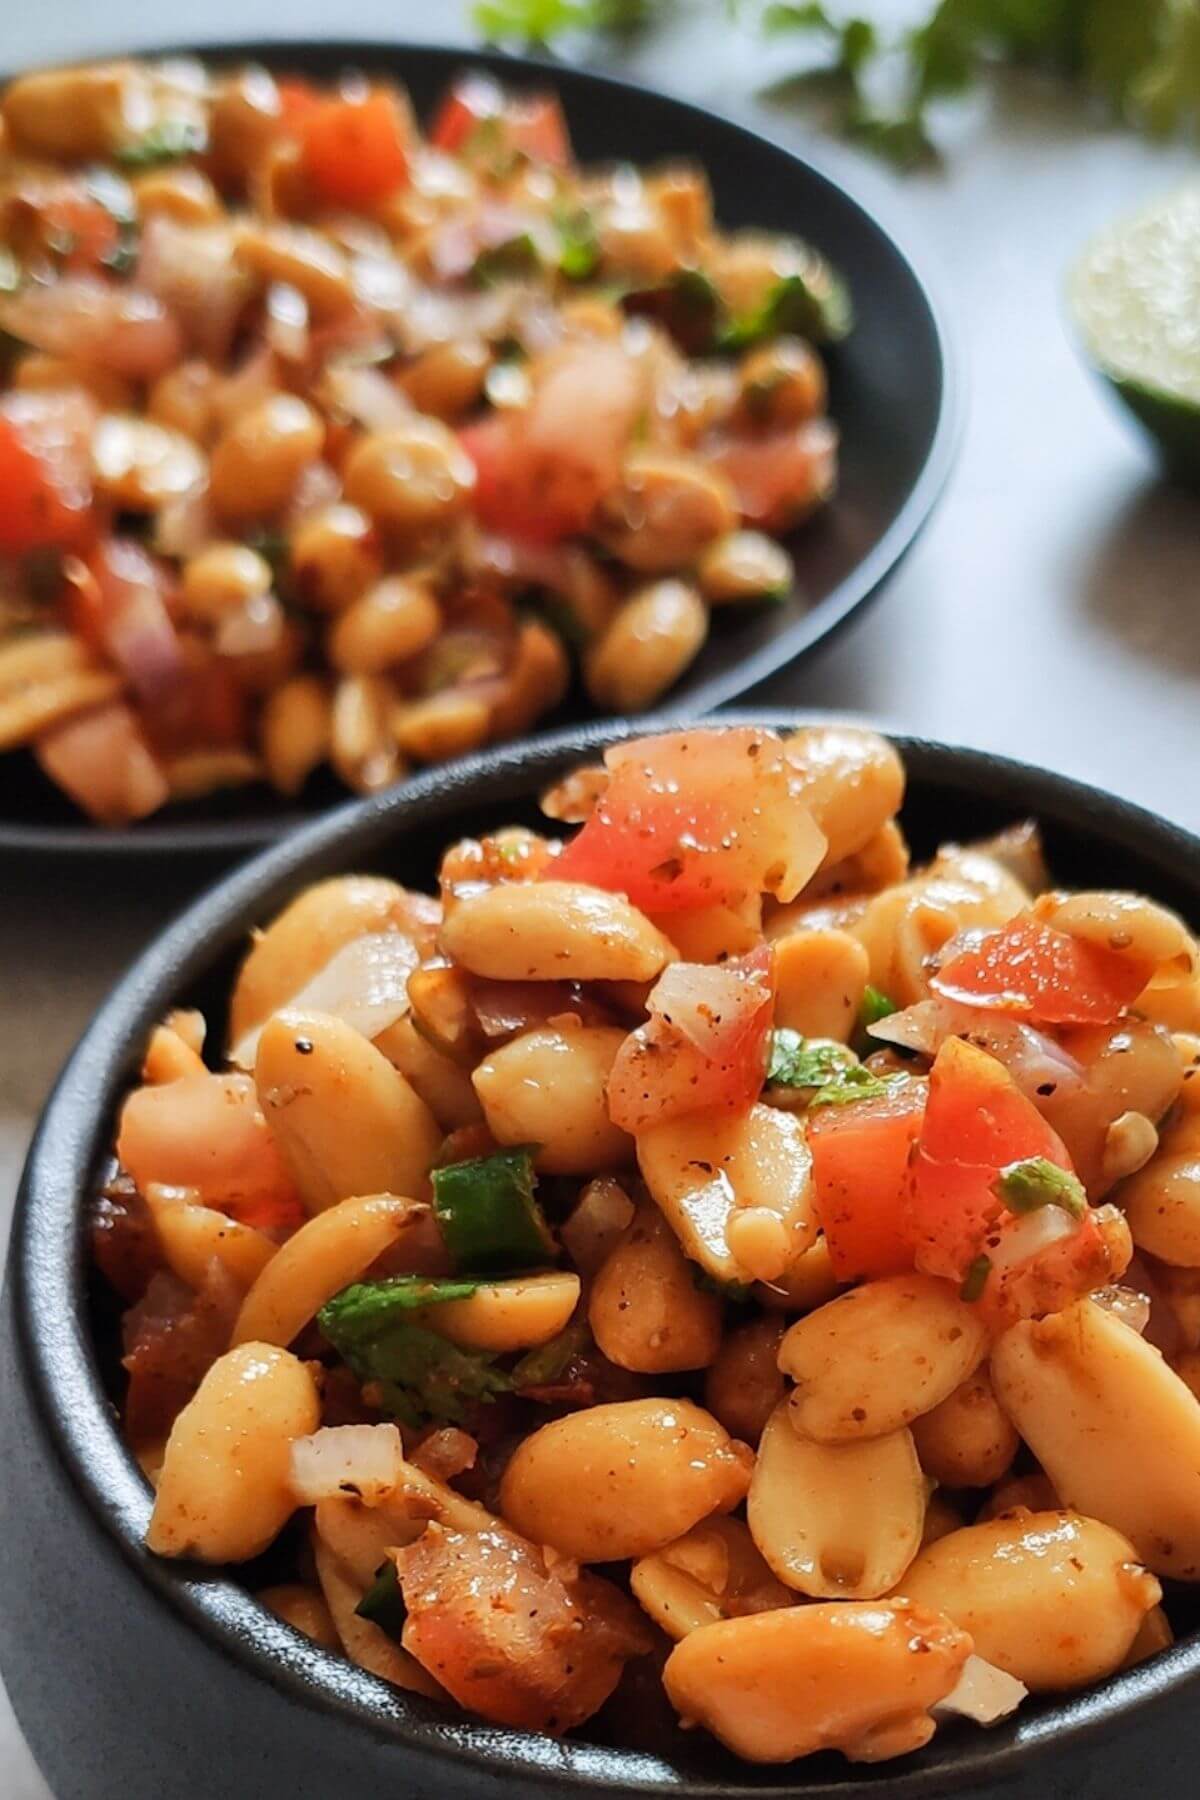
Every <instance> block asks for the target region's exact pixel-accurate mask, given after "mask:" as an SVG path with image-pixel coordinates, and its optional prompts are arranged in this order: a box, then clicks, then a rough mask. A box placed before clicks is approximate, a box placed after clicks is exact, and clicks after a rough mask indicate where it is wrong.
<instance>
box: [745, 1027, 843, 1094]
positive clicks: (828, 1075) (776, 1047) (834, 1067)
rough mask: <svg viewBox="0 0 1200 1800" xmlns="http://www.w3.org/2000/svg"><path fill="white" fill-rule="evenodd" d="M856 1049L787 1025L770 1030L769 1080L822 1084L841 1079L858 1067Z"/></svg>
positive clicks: (798, 1085)
mask: <svg viewBox="0 0 1200 1800" xmlns="http://www.w3.org/2000/svg"><path fill="white" fill-rule="evenodd" d="M857 1066H858V1065H857V1063H856V1062H855V1060H854V1053H853V1051H851V1050H847V1049H846V1047H845V1045H844V1044H834V1043H830V1042H829V1041H828V1040H827V1039H817V1040H813V1039H812V1038H806V1037H803V1036H802V1035H801V1034H800V1032H798V1031H792V1030H791V1028H790V1027H788V1026H786V1025H781V1026H778V1027H777V1028H776V1029H775V1030H774V1031H773V1032H772V1033H771V1054H770V1057H769V1059H768V1061H767V1081H768V1083H770V1082H777V1083H778V1084H779V1085H780V1086H781V1087H793V1088H819V1087H825V1086H826V1085H827V1084H828V1083H829V1082H831V1081H839V1080H840V1079H841V1077H842V1076H843V1075H845V1074H846V1072H847V1071H848V1070H850V1069H854V1068H857Z"/></svg>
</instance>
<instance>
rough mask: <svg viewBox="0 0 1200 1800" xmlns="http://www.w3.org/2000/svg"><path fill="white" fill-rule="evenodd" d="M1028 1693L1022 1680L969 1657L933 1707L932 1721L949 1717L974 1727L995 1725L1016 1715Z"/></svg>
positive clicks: (992, 1665) (979, 1657)
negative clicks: (954, 1682)
mask: <svg viewBox="0 0 1200 1800" xmlns="http://www.w3.org/2000/svg"><path fill="white" fill-rule="evenodd" d="M1028 1693H1029V1689H1028V1688H1027V1687H1026V1686H1025V1683H1024V1682H1023V1681H1018V1680H1017V1678H1016V1676H1015V1675H1009V1674H1007V1673H1006V1671H1005V1670H1004V1669H998V1668H997V1667H996V1665H995V1664H994V1663H990V1662H985V1661H984V1659H983V1657H982V1656H968V1658H967V1660H966V1662H965V1663H964V1664H963V1666H962V1674H961V1675H960V1676H959V1678H958V1681H957V1683H956V1684H955V1686H954V1687H952V1688H951V1690H950V1692H949V1693H948V1694H947V1695H946V1697H945V1699H944V1700H939V1701H938V1703H937V1705H936V1706H935V1707H933V1709H932V1711H933V1716H934V1718H935V1719H936V1718H944V1717H946V1716H947V1715H948V1714H950V1715H954V1716H957V1717H958V1718H962V1719H970V1720H971V1721H972V1723H973V1724H975V1725H997V1724H999V1722H1000V1720H1001V1719H1007V1718H1008V1717H1009V1715H1010V1714H1011V1713H1014V1712H1016V1710H1017V1708H1018V1706H1020V1704H1021V1702H1022V1700H1024V1699H1025V1697H1026V1695H1027V1694H1028Z"/></svg>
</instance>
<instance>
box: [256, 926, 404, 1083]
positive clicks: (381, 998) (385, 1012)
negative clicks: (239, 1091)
mask: <svg viewBox="0 0 1200 1800" xmlns="http://www.w3.org/2000/svg"><path fill="white" fill-rule="evenodd" d="M420 960H421V958H420V954H419V952H418V950H417V946H416V945H415V944H414V942H413V940H412V939H411V938H410V937H409V936H408V935H407V934H406V933H405V932H403V931H373V932H368V933H367V935H366V936H365V937H359V938H353V939H352V940H351V941H350V943H348V944H343V945H342V948H341V949H340V950H338V951H336V952H335V954H334V955H333V956H331V957H330V959H329V961H328V962H327V963H326V964H325V967H324V968H323V969H318V971H317V973H316V974H315V975H314V976H313V977H312V979H311V980H310V981H307V982H306V983H305V984H304V986H303V987H302V988H301V989H300V990H299V992H298V993H295V994H290V995H289V996H288V998H287V1000H286V1002H284V1003H283V1004H286V1005H288V1006H298V1007H300V1008H302V1009H303V1010H305V1011H312V1012H323V1013H330V1014H332V1016H333V1017H334V1018H335V1019H341V1020H343V1022H344V1023H345V1024H347V1025H352V1026H353V1027H354V1029H355V1031H361V1032H362V1035H363V1036H364V1037H365V1038H377V1037H378V1036H379V1034H380V1032H381V1031H386V1030H387V1029H388V1026H389V1025H394V1024H395V1023H396V1020H397V1019H401V1018H403V1017H404V1014H405V1013H406V1012H407V1011H408V978H409V976H410V975H411V974H412V972H413V970H414V969H415V968H416V967H417V964H418V963H419V962H420ZM265 1023H266V1020H264V1021H263V1024H260V1025H256V1026H255V1027H254V1029H253V1030H252V1031H247V1032H246V1033H245V1034H244V1036H242V1037H240V1038H239V1039H238V1041H237V1043H236V1044H235V1045H234V1046H233V1049H232V1050H231V1052H230V1060H231V1061H232V1062H233V1063H234V1064H235V1065H236V1066H237V1067H238V1068H239V1069H252V1068H253V1067H254V1059H255V1057H256V1056H257V1055H258V1040H259V1038H260V1037H261V1036H262V1030H263V1025H264V1024H265Z"/></svg>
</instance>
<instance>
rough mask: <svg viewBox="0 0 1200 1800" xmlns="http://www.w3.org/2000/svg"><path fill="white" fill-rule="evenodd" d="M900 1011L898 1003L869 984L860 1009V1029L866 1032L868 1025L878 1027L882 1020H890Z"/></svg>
mask: <svg viewBox="0 0 1200 1800" xmlns="http://www.w3.org/2000/svg"><path fill="white" fill-rule="evenodd" d="M897 1010H898V1008H897V1006H896V1002H895V1001H894V1000H892V999H890V998H889V996H888V995H887V994H885V993H884V992H883V991H882V989H880V988H877V987H871V985H870V984H869V983H868V984H867V986H866V987H865V988H864V989H863V997H862V1002H861V1004H860V1006H859V1009H858V1028H859V1030H860V1031H865V1030H866V1029H867V1026H868V1025H878V1024H879V1021H880V1020H881V1019H890V1018H891V1016H892V1014H893V1013H894V1012H896V1011H897Z"/></svg>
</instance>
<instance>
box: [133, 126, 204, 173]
mask: <svg viewBox="0 0 1200 1800" xmlns="http://www.w3.org/2000/svg"><path fill="white" fill-rule="evenodd" d="M207 147H208V139H207V136H206V133H205V131H204V129H203V127H202V126H200V125H197V124H196V123H195V121H194V120H192V119H163V120H162V121H161V123H160V124H158V125H152V126H151V127H150V130H149V131H144V132H143V133H142V135H141V137H138V138H134V139H133V141H132V142H131V143H128V144H122V146H121V148H120V149H119V150H118V151H117V152H116V155H115V157H114V161H115V162H118V163H120V165H121V167H122V168H123V169H160V168H163V167H164V166H165V165H166V164H167V163H175V162H182V161H183V159H184V157H187V156H197V155H199V153H200V152H201V151H202V150H205V149H207Z"/></svg>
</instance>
